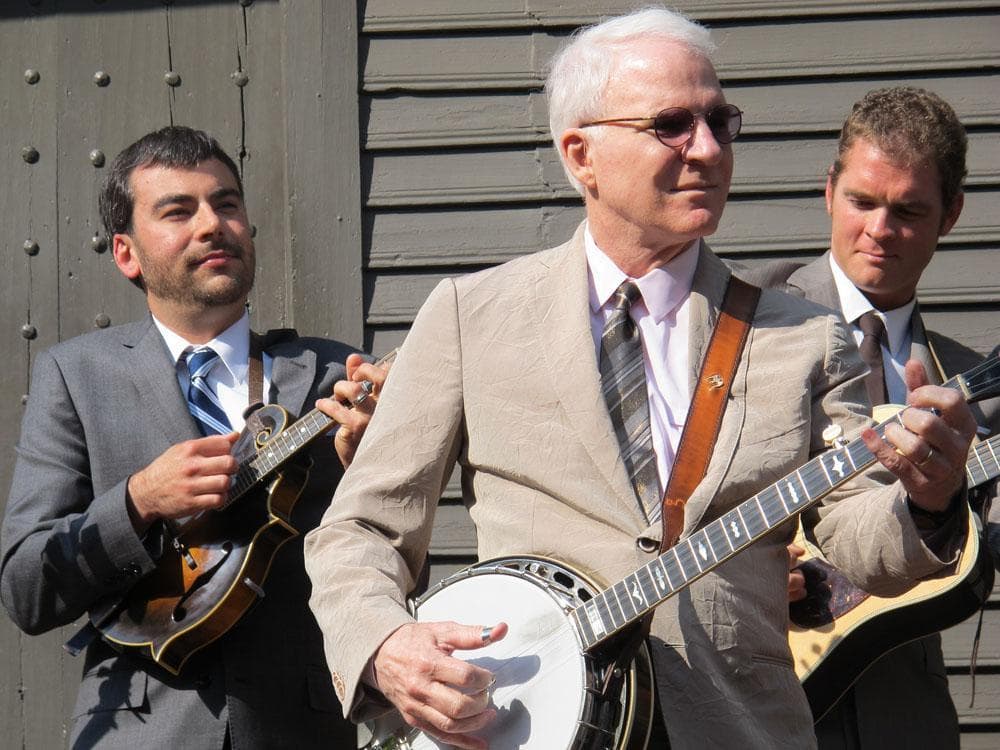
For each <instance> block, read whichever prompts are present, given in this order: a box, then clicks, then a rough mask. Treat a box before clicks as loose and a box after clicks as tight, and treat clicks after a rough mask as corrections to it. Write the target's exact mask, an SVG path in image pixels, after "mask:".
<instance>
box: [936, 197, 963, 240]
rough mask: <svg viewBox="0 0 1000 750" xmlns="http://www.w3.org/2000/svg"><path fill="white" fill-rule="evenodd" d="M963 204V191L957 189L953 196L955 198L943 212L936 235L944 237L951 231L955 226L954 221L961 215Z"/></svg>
mask: <svg viewBox="0 0 1000 750" xmlns="http://www.w3.org/2000/svg"><path fill="white" fill-rule="evenodd" d="M964 205H965V193H963V192H962V191H961V190H959V191H958V195H956V196H955V200H953V201H952V202H951V206H950V207H949V208H948V210H947V211H945V212H944V216H943V217H942V218H941V229H940V231H939V232H938V237H944V236H945V235H946V234H948V232H950V231H951V228H952V227H953V226H955V222H957V221H958V217H959V216H961V215H962V207H963V206H964Z"/></svg>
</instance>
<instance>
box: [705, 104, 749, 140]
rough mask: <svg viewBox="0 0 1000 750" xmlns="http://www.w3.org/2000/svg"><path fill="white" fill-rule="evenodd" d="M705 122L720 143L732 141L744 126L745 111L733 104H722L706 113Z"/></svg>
mask: <svg viewBox="0 0 1000 750" xmlns="http://www.w3.org/2000/svg"><path fill="white" fill-rule="evenodd" d="M705 122H706V123H708V128H709V130H711V131H712V135H713V136H715V140H717V141H718V142H719V143H732V142H733V139H734V138H736V136H738V135H739V134H740V128H741V127H742V126H743V113H742V112H740V110H739V108H738V107H735V106H734V105H732V104H720V105H719V106H718V107H712V109H710V110H708V112H706V113H705Z"/></svg>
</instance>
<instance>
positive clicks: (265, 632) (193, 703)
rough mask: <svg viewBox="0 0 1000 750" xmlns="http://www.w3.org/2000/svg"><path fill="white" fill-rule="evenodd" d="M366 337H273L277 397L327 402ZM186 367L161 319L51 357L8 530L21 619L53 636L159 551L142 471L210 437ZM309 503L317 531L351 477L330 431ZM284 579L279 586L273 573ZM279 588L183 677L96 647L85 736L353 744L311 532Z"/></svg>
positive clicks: (36, 377) (319, 447)
mask: <svg viewBox="0 0 1000 750" xmlns="http://www.w3.org/2000/svg"><path fill="white" fill-rule="evenodd" d="M350 351H351V349H349V348H348V347H347V346H345V345H342V344H338V343H335V342H329V341H325V340H321V339H304V338H297V337H295V336H294V335H291V336H290V337H289V338H288V340H284V341H282V342H280V343H276V344H273V345H270V346H268V347H267V352H268V353H269V354H270V355H271V357H272V358H273V367H272V373H271V381H272V383H271V393H270V396H271V398H270V399H269V401H270V402H272V403H278V404H280V405H281V406H283V407H284V408H285V409H287V410H288V411H290V412H291V413H292V414H293V415H296V414H298V413H300V412H301V411H303V410H306V411H308V410H309V409H311V408H312V404H313V401H314V400H315V399H316V398H317V397H318V395H320V394H324V395H326V394H329V393H330V392H331V388H332V386H333V383H334V382H335V381H336V380H337V379H339V378H342V377H343V376H344V368H343V364H342V363H343V361H344V359H345V358H346V356H347V354H348V353H350ZM198 436H199V433H198V431H197V428H196V426H195V424H194V421H193V419H192V418H191V416H190V414H189V412H188V410H187V406H186V401H185V398H184V395H183V394H182V393H181V389H180V388H179V387H178V383H177V377H176V375H175V369H174V366H173V364H172V362H171V360H170V355H169V353H168V351H167V348H166V345H165V344H164V342H163V339H162V337H161V336H160V334H159V332H158V331H157V329H156V327H155V326H154V325H153V322H152V319H151V318H148V317H147V318H146V319H145V320H143V321H139V322H136V323H131V324H128V325H123V326H118V327H115V328H109V329H107V330H103V331H96V332H94V333H90V334H87V335H84V336H80V337H77V338H74V339H72V340H70V341H66V342H63V343H61V344H58V345H57V346H55V347H53V348H52V349H50V350H49V351H47V352H43V353H42V354H40V355H38V357H37V358H36V361H35V364H34V370H33V375H32V382H31V392H30V398H29V401H28V407H27V411H26V413H25V416H24V422H23V425H22V430H21V438H20V442H19V444H18V447H17V452H18V457H17V464H16V468H15V471H14V480H13V484H12V488H11V493H10V498H9V500H8V504H7V513H6V517H5V519H4V525H3V532H2V554H3V557H2V569H0V585H2V588H0V595H2V599H3V603H4V606H5V607H6V608H7V611H8V612H9V613H10V615H11V617H12V618H13V619H14V621H15V622H16V623H17V625H18V626H19V627H21V628H22V629H23V630H25V631H26V632H28V633H41V632H44V631H47V630H50V629H52V628H55V627H58V626H61V625H65V624H67V623H71V622H73V621H75V620H77V619H78V618H81V617H82V616H83V615H84V614H85V613H86V612H87V611H88V609H90V608H91V606H92V605H93V604H94V603H95V602H97V601H99V600H101V599H102V598H104V597H118V596H119V595H121V594H122V592H124V591H125V590H127V589H128V587H129V586H131V585H132V584H133V583H134V582H135V581H136V580H137V579H138V578H139V577H140V576H142V575H144V574H146V573H148V572H149V571H150V570H152V569H153V567H154V565H155V563H154V560H153V559H152V557H151V555H150V553H149V552H148V551H147V549H146V546H145V545H144V544H143V540H141V539H140V538H139V537H138V536H137V535H136V533H135V532H134V531H133V529H132V526H131V524H130V522H129V519H128V514H127V511H126V505H125V486H126V482H127V481H128V478H129V476H130V475H131V474H132V473H134V472H135V471H137V470H138V469H140V468H142V467H145V466H146V465H148V464H149V463H150V462H151V461H152V460H153V459H155V458H156V457H157V456H159V455H160V454H161V453H163V451H164V450H166V449H167V448H168V447H169V446H171V445H173V444H175V443H178V442H181V441H184V440H188V439H191V438H196V437H198ZM312 453H313V458H314V468H313V471H312V472H311V474H310V479H309V483H308V485H307V486H306V489H305V491H304V492H303V495H302V497H301V498H300V499H299V501H298V503H297V505H296V506H295V510H294V512H293V524H294V525H295V526H296V527H297V528H298V529H299V530H301V531H302V532H303V533H304V532H305V531H308V530H309V529H311V528H313V527H314V526H315V525H316V524H317V523H318V520H319V518H320V516H321V514H322V512H323V510H324V509H325V507H326V506H327V505H328V503H329V499H330V496H331V494H332V491H333V488H334V486H335V484H336V482H337V481H338V480H339V478H340V475H341V473H342V472H341V467H340V461H339V460H338V458H337V456H336V454H335V452H334V451H333V449H332V447H331V444H330V442H329V441H328V440H324V439H320V440H319V441H317V442H316V444H314V446H313V448H312ZM267 584H270V585H267ZM267 584H266V585H265V589H266V591H267V596H266V597H265V598H264V599H263V600H261V601H260V602H259V603H258V604H257V605H256V606H255V607H254V608H253V609H252V610H251V611H250V612H249V613H248V614H247V615H246V616H245V617H244V618H243V619H242V620H241V621H240V622H239V623H238V624H237V625H236V626H235V627H234V628H233V629H232V630H231V631H230V632H228V633H227V634H226V635H224V636H223V637H222V638H221V639H220V640H219V641H216V642H215V643H214V644H212V645H211V646H209V647H207V648H206V649H205V650H203V651H202V652H199V653H198V654H196V655H195V656H194V657H192V658H191V660H190V661H189V662H188V664H187V665H186V666H185V667H184V669H183V670H182V672H181V675H180V676H179V677H174V676H172V675H170V674H169V673H167V672H166V671H165V670H163V669H161V668H159V667H158V666H157V665H155V664H154V663H153V662H151V661H149V660H146V659H144V658H142V657H139V656H133V655H127V654H119V653H117V652H115V651H114V650H112V649H111V648H110V647H109V646H108V645H107V644H106V643H105V642H104V641H101V640H97V641H95V642H93V643H92V644H91V645H90V646H89V648H88V649H87V652H86V656H85V658H84V660H83V664H82V667H83V678H82V683H81V686H80V691H79V695H78V698H77V704H76V709H75V711H74V720H73V726H72V735H71V741H70V742H71V745H72V746H73V747H87V748H89V747H95V746H96V747H102V748H104V747H107V748H129V749H130V750H131V749H133V748H136V747H142V746H148V747H172V748H175V749H176V748H181V747H190V748H220V747H222V744H223V738H224V736H225V731H226V724H227V722H228V723H229V725H230V727H231V739H232V747H233V748H274V747H294V748H301V747H324V748H329V747H353V746H354V745H353V744H352V743H353V740H354V736H355V730H354V728H353V727H352V726H351V725H349V724H347V723H346V722H344V721H343V719H341V718H340V705H339V703H338V702H337V699H336V696H335V694H334V691H333V689H332V683H331V679H330V673H329V671H328V669H327V668H326V665H325V660H324V658H323V647H322V640H321V636H320V632H319V629H318V627H317V626H316V623H315V621H314V620H313V617H312V615H311V614H310V613H309V610H308V607H307V600H308V597H309V591H310V587H309V583H308V579H307V578H306V575H305V571H304V569H303V561H302V537H301V536H300V537H298V538H296V539H293V540H292V541H289V542H288V543H287V544H285V546H284V547H282V548H281V550H280V551H279V552H278V554H277V557H276V559H275V561H274V564H273V566H272V569H271V572H270V574H269V577H268V582H267Z"/></svg>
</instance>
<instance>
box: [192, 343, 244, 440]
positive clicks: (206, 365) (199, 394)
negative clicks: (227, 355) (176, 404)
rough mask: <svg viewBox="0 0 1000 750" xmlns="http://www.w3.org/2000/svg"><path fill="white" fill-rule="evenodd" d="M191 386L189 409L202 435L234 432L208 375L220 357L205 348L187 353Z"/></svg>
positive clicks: (213, 351) (208, 348)
mask: <svg viewBox="0 0 1000 750" xmlns="http://www.w3.org/2000/svg"><path fill="white" fill-rule="evenodd" d="M186 358H187V366H188V372H189V373H190V375H191V385H190V387H189V388H188V409H190V410H191V416H192V417H194V421H195V422H197V423H198V429H199V430H201V434H202V435H225V434H228V433H230V432H232V431H233V427H232V425H231V424H229V419H228V418H227V417H226V412H225V410H224V409H223V408H222V406H221V405H220V404H219V397H218V396H216V395H215V393H214V392H213V391H212V388H211V386H209V384H208V380H206V378H207V377H208V373H209V372H210V371H211V370H212V368H213V367H215V363H216V362H217V361H218V359H219V355H218V354H216V353H215V350H213V349H211V348H210V347H207V346H203V347H199V348H197V349H194V350H192V351H190V352H188V353H187V355H186Z"/></svg>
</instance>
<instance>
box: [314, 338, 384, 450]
mask: <svg viewBox="0 0 1000 750" xmlns="http://www.w3.org/2000/svg"><path fill="white" fill-rule="evenodd" d="M344 366H345V367H346V368H347V380H338V381H337V382H336V383H335V384H334V386H333V396H332V397H331V398H321V399H319V400H318V401H317V402H316V408H317V409H319V410H320V411H321V412H323V413H324V414H326V416H328V417H330V419H332V420H334V421H335V422H337V424H338V425H340V427H339V428H338V429H337V434H336V435H335V436H334V438H333V447H334V448H335V449H336V451H337V455H338V456H339V457H340V463H342V464H343V465H344V468H345V469H346V468H347V467H348V466H350V465H351V461H353V460H354V454H355V452H356V451H357V450H358V444H359V443H360V442H361V438H362V437H363V436H364V434H365V430H366V429H367V428H368V423H369V422H370V421H371V418H372V414H373V413H374V412H375V406H376V404H378V396H379V393H381V392H382V387H383V386H384V385H385V379H386V376H387V375H388V374H389V365H384V366H382V367H377V366H376V365H373V364H369V363H368V362H365V361H364V360H363V359H362V358H361V355H360V354H349V355H348V357H347V361H346V362H345V363H344ZM364 381H368V383H370V384H371V385H370V387H369V388H370V390H369V389H367V388H364V387H363V386H362V385H361V384H362V382H364Z"/></svg>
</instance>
